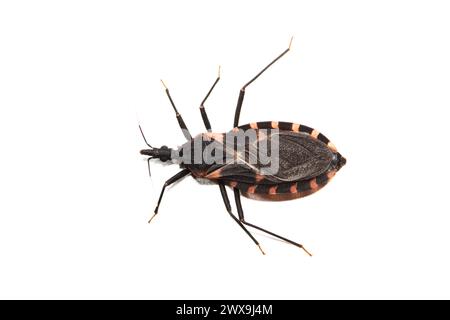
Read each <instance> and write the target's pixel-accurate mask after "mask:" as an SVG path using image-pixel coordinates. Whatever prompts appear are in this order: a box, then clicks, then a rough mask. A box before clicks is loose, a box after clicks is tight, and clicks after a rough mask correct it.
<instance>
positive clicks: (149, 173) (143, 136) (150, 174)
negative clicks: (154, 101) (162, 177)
mask: <svg viewBox="0 0 450 320" xmlns="http://www.w3.org/2000/svg"><path fill="white" fill-rule="evenodd" d="M139 131H141V134H142V138H144V141H145V144H146V145H147V146H148V147H149V148H150V149H153V147H152V146H151V145H150V143H148V142H147V139H146V138H145V135H144V131H142V127H141V125H139ZM153 158H154V157H149V158H147V167H148V176H149V177H150V179H151V178H152V172H151V171H150V160H151V159H153Z"/></svg>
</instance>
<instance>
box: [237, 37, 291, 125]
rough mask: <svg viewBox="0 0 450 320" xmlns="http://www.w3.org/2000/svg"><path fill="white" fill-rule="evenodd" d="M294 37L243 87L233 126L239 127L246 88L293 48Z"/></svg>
mask: <svg viewBox="0 0 450 320" xmlns="http://www.w3.org/2000/svg"><path fill="white" fill-rule="evenodd" d="M292 39H293V38H291V42H289V47H288V48H287V49H286V50H284V51H283V53H281V54H280V55H279V56H278V57H276V58H275V59H274V60H273V61H272V62H271V63H269V64H268V65H267V66H266V67H265V68H264V69H262V70H261V71H260V72H259V73H258V74H257V75H256V76H254V77H253V78H252V79H251V80H250V81H249V82H247V83H246V84H245V85H244V86H243V87H242V88H241V91H240V92H239V98H238V102H237V106H236V111H235V113H234V123H233V127H237V126H238V125H239V117H240V115H241V107H242V102H244V96H245V88H247V87H248V86H249V85H250V84H251V83H252V82H253V81H255V80H256V79H257V78H258V77H259V76H260V75H262V74H263V72H264V71H266V70H267V69H268V68H269V67H270V66H271V65H273V64H274V63H275V62H277V61H278V60H279V59H280V58H281V57H282V56H284V55H285V54H286V53H287V52H288V51H289V50H290V49H291V43H292Z"/></svg>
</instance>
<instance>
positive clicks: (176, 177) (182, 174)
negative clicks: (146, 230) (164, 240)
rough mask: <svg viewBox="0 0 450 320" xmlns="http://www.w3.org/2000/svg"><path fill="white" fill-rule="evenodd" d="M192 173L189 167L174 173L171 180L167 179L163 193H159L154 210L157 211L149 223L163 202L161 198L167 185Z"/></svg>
mask: <svg viewBox="0 0 450 320" xmlns="http://www.w3.org/2000/svg"><path fill="white" fill-rule="evenodd" d="M190 173H191V172H190V171H189V170H188V169H184V170H181V171H180V172H178V173H177V174H176V175H174V176H173V177H172V178H170V179H169V180H167V181H166V182H165V183H164V186H163V187H162V190H161V194H160V195H159V199H158V203H157V204H156V208H155V211H154V212H155V213H154V214H153V216H152V217H151V218H150V220H149V221H148V223H150V222H151V221H152V220H153V218H154V217H155V216H156V215H157V214H158V209H159V204H160V203H161V199H162V197H163V195H164V191H165V190H166V187H168V186H170V185H171V184H172V183H174V182H177V181H178V180H181V179H182V178H184V177H185V176H187V175H188V174H190Z"/></svg>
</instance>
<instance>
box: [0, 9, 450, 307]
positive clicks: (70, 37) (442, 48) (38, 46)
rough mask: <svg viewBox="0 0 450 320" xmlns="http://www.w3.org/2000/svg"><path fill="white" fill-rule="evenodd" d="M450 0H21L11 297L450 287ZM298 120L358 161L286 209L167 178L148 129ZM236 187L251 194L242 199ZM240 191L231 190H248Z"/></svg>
mask: <svg viewBox="0 0 450 320" xmlns="http://www.w3.org/2000/svg"><path fill="white" fill-rule="evenodd" d="M449 15H450V7H449V4H448V2H446V1H302V2H301V1H235V2H234V1H227V2H226V3H225V2H218V1H179V2H175V1H39V2H36V1H2V3H1V4H0V46H1V48H0V108H1V109H0V141H1V151H2V155H1V158H0V164H1V165H0V191H1V192H0V260H1V261H0V298H139V299H141V298H144V299H159V298H194V299H195V298H255V299H256V298H266V299H278V298H288V299H291V298H292V299H294V298H296V299H299V298H308V299H309V298H450V289H449V287H450V277H449V273H448V270H449V269H450V253H449V252H450V250H449V245H450V235H449V226H450V219H449V213H450V210H449V205H448V198H449V195H448V194H449V193H448V183H447V181H448V178H449V169H448V161H449V155H450V153H449V145H448V141H449V131H448V120H449V117H448V115H447V114H448V112H447V111H448V110H449V107H450V95H449V85H450V59H449V57H450V37H449V31H450V20H449ZM291 35H294V36H295V39H294V42H293V46H292V51H291V52H290V53H289V54H287V55H286V56H285V57H284V58H283V59H282V60H280V61H279V62H278V63H277V64H275V65H274V66H273V67H272V68H271V69H269V71H268V72H267V73H265V74H264V75H263V76H262V77H261V78H260V79H258V80H257V81H256V82H255V83H254V84H252V85H251V87H249V88H248V90H247V96H246V98H245V103H244V107H243V111H242V116H241V123H248V122H254V121H263V120H280V121H282V120H284V121H292V122H298V123H303V124H306V125H309V126H311V127H314V128H317V129H318V130H320V131H321V132H324V133H325V134H326V135H327V136H328V137H329V138H330V139H331V140H332V141H333V142H334V143H335V144H336V146H337V147H338V149H339V150H340V152H341V153H342V154H343V155H344V156H345V157H347V160H348V162H347V166H345V167H344V168H343V169H342V170H341V171H340V172H339V173H338V174H337V176H336V177H335V179H334V180H333V181H332V182H331V183H330V185H328V186H327V187H326V188H324V189H323V190H321V191H320V192H318V193H317V194H314V195H312V196H310V197H307V198H304V199H300V200H295V201H290V202H281V203H268V202H256V201H253V200H247V199H244V200H243V206H244V211H245V212H246V214H247V217H248V220H249V221H250V222H254V223H256V224H259V225H261V226H263V227H266V228H268V229H270V230H272V231H275V232H278V233H280V234H282V235H285V236H287V237H289V238H292V239H293V240H296V241H299V242H301V243H303V244H304V245H305V246H306V247H307V248H308V249H309V250H310V251H312V252H313V254H314V257H312V258H309V257H308V256H306V255H305V254H304V253H303V252H302V251H301V250H299V249H298V248H296V247H293V246H290V245H287V244H284V243H282V242H279V241H276V240H273V239H271V238H269V237H266V236H264V235H263V234H261V233H258V232H255V233H254V234H255V236H256V237H257V238H258V239H259V240H260V242H261V244H262V246H263V248H264V249H265V251H266V252H267V255H266V256H263V255H261V253H260V252H259V250H258V249H257V248H256V247H255V246H254V245H253V243H252V242H251V241H250V240H249V239H248V238H247V236H246V235H245V234H244V233H243V232H242V230H240V228H239V227H238V226H237V225H236V224H235V222H233V221H232V220H231V219H230V217H229V216H228V214H227V212H226V211H225V208H224V206H223V203H222V200H221V197H220V193H219V190H218V188H217V187H216V186H205V185H200V184H198V183H197V182H196V181H194V180H193V179H192V178H186V179H184V180H183V181H182V182H180V183H179V184H177V185H175V186H174V187H173V188H170V189H169V190H168V191H167V192H166V195H165V198H164V199H163V203H162V205H161V208H160V214H159V215H158V217H157V218H156V219H155V220H154V221H153V222H152V224H150V225H148V224H147V220H148V218H149V217H150V215H151V212H152V210H153V208H154V205H155V202H156V197H157V195H158V194H159V190H160V188H161V186H162V184H163V182H164V181H165V180H166V179H167V178H169V177H170V176H171V175H173V174H174V173H176V172H177V171H178V170H179V169H178V168H177V167H176V166H172V167H170V166H163V165H161V164H159V163H156V162H155V163H153V165H152V169H153V170H152V172H153V180H152V181H150V180H149V178H148V175H147V168H146V163H145V161H144V158H143V157H142V156H141V155H139V153H138V152H139V149H141V148H143V147H145V145H144V143H143V141H142V138H141V136H140V134H139V131H138V128H137V124H138V122H140V123H141V124H142V125H143V128H144V130H145V132H146V135H147V136H148V140H149V141H150V142H151V143H152V144H154V145H157V146H160V145H162V144H167V145H169V146H171V147H176V146H177V145H180V144H181V143H183V136H182V134H181V132H180V131H179V129H178V126H177V122H176V120H175V117H174V114H173V111H172V110H171V108H170V105H169V102H168V100H167V98H166V96H165V94H164V91H163V88H162V86H161V84H160V82H159V79H160V78H163V79H164V80H165V81H166V83H167V85H168V86H169V87H170V89H171V92H172V94H173V98H174V99H175V102H176V104H177V105H178V108H179V110H180V112H181V113H182V114H183V116H184V118H185V121H186V123H187V124H188V126H189V128H190V129H191V131H192V133H193V134H194V133H199V132H201V131H202V130H204V129H203V124H202V122H201V117H200V114H199V112H198V106H199V104H200V101H201V100H202V98H203V96H204V95H205V94H206V92H207V90H208V89H209V87H210V86H211V84H212V83H213V81H214V79H215V77H216V72H217V67H218V65H219V64H220V65H221V66H222V71H223V72H222V80H221V81H220V83H219V84H218V86H217V89H216V90H215V91H214V93H213V94H212V96H211V98H210V100H209V101H208V103H207V111H208V113H209V116H210V120H211V123H212V125H213V128H214V129H215V130H216V131H219V132H224V131H227V130H229V129H231V126H232V120H233V116H234V108H235V105H236V101H237V96H238V90H239V88H240V87H241V86H242V85H243V84H244V83H245V82H246V81H248V80H250V78H251V77H253V76H254V75H255V74H256V73H257V72H258V71H259V69H260V68H262V67H263V66H264V65H265V64H267V63H268V62H269V61H270V60H271V59H273V58H274V57H275V56H276V55H278V54H279V53H281V52H282V51H283V50H284V49H286V47H287V45H288V43H289V38H290V37H291ZM229 195H230V197H231V196H232V194H231V193H229ZM231 199H232V197H231Z"/></svg>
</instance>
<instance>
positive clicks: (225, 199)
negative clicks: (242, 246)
mask: <svg viewBox="0 0 450 320" xmlns="http://www.w3.org/2000/svg"><path fill="white" fill-rule="evenodd" d="M219 187H220V193H221V194H222V199H223V202H224V203H225V207H226V208H227V211H228V213H229V214H230V217H231V218H232V219H233V220H234V221H236V223H237V224H238V225H239V226H240V227H241V228H242V229H243V230H244V231H245V233H246V234H247V235H248V236H249V237H250V238H251V239H252V240H253V242H254V243H255V244H256V245H257V246H258V248H259V250H261V252H262V254H264V255H265V253H264V251H263V249H262V248H261V246H260V245H259V242H258V240H256V239H255V237H254V236H253V235H252V234H251V233H250V231H248V230H247V228H246V227H245V226H244V225H243V224H242V222H241V221H239V219H238V218H236V217H235V216H234V214H233V212H232V211H231V204H230V199H229V198H228V195H227V190H226V189H225V185H223V184H222V183H219Z"/></svg>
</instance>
